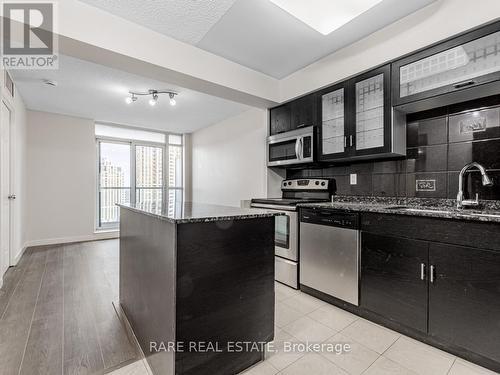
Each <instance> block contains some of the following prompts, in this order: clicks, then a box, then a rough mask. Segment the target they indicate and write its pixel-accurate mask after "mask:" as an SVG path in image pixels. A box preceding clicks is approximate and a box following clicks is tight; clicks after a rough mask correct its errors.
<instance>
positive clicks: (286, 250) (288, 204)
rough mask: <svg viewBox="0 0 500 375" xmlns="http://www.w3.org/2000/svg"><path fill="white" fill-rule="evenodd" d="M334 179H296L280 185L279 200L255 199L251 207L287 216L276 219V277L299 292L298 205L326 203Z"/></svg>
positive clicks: (330, 194)
mask: <svg viewBox="0 0 500 375" xmlns="http://www.w3.org/2000/svg"><path fill="white" fill-rule="evenodd" d="M335 190H336V184H335V180H334V179H317V178H313V179H294V180H284V181H283V182H282V183H281V193H282V196H281V197H280V198H254V199H252V202H251V207H255V208H265V209H269V210H276V211H281V212H283V213H285V215H284V216H276V229H275V278H276V281H279V282H281V283H283V284H286V285H289V286H291V287H292V288H295V289H297V288H298V286H299V280H298V278H299V273H298V270H299V236H298V233H299V218H298V214H297V205H298V204H299V203H317V202H318V203H319V202H327V201H329V200H330V198H331V196H332V195H333V194H334V193H335Z"/></svg>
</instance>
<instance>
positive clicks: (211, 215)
mask: <svg viewBox="0 0 500 375" xmlns="http://www.w3.org/2000/svg"><path fill="white" fill-rule="evenodd" d="M118 206H120V207H122V208H125V209H129V210H132V211H136V212H140V213H143V214H146V215H149V216H154V217H157V218H159V219H163V220H167V221H170V222H172V223H175V224H182V223H199V222H209V221H224V220H242V219H252V218H264V217H271V216H279V215H283V213H280V212H274V211H266V210H259V209H253V208H252V209H245V208H238V207H229V206H218V205H212V204H203V203H192V202H178V203H176V204H172V205H168V206H165V205H162V204H151V203H149V204H144V203H143V204H140V203H137V204H123V205H120V204H119V205H118Z"/></svg>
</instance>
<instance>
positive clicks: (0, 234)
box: [0, 101, 11, 277]
mask: <svg viewBox="0 0 500 375" xmlns="http://www.w3.org/2000/svg"><path fill="white" fill-rule="evenodd" d="M10 121H11V112H10V109H9V108H8V107H7V106H6V105H5V103H4V102H3V101H2V110H1V121H0V277H2V276H3V274H4V273H5V271H7V268H9V263H10V199H9V195H10Z"/></svg>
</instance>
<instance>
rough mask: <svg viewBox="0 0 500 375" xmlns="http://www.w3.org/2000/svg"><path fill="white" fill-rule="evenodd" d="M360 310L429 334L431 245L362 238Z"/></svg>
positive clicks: (375, 236)
mask: <svg viewBox="0 0 500 375" xmlns="http://www.w3.org/2000/svg"><path fill="white" fill-rule="evenodd" d="M361 243H362V247H361V306H362V307H363V308H365V309H367V310H370V311H373V312H375V313H377V314H379V315H381V316H383V317H385V318H386V319H390V320H392V321H394V322H396V323H399V324H402V325H405V326H407V327H410V328H413V329H416V330H418V331H421V332H426V331H427V297H428V283H427V262H428V247H429V245H428V243H427V242H424V241H417V240H409V239H403V238H397V237H387V236H380V235H376V234H371V233H366V232H362V234H361Z"/></svg>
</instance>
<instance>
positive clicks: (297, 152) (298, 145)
mask: <svg viewBox="0 0 500 375" xmlns="http://www.w3.org/2000/svg"><path fill="white" fill-rule="evenodd" d="M300 143H301V142H300V138H297V140H296V141H295V157H296V158H297V159H299V160H300V147H301V146H300Z"/></svg>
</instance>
